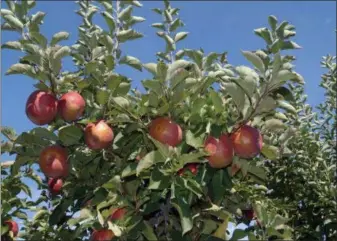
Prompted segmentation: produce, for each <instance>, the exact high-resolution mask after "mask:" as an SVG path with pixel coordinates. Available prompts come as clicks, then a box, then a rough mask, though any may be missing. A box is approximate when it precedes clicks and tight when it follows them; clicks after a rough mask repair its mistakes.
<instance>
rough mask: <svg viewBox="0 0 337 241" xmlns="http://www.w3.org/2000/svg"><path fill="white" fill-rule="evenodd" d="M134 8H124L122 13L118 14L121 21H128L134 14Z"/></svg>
mask: <svg viewBox="0 0 337 241" xmlns="http://www.w3.org/2000/svg"><path fill="white" fill-rule="evenodd" d="M132 10H133V8H132V6H131V5H130V6H127V7H126V8H124V9H123V10H122V11H121V12H119V14H118V18H119V19H120V20H123V21H126V20H128V19H129V18H130V17H131V13H132Z"/></svg>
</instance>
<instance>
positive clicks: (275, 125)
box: [264, 119, 286, 130]
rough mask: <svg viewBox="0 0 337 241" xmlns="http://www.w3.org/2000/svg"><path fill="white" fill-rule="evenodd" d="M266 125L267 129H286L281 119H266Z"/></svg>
mask: <svg viewBox="0 0 337 241" xmlns="http://www.w3.org/2000/svg"><path fill="white" fill-rule="evenodd" d="M264 127H265V128H266V129H267V130H284V129H285V128H286V125H285V124H284V123H283V121H281V120H278V119H269V120H266V122H265V123H264Z"/></svg>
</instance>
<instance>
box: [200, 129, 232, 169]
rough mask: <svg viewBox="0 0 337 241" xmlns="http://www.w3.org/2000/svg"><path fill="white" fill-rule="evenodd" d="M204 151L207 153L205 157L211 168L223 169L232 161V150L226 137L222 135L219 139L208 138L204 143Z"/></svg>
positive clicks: (230, 143)
mask: <svg viewBox="0 0 337 241" xmlns="http://www.w3.org/2000/svg"><path fill="white" fill-rule="evenodd" d="M204 145H205V150H206V152H208V153H209V156H208V157H206V158H207V160H208V163H209V165H210V166H211V167H213V168H224V167H226V166H228V165H230V164H231V163H232V161H233V156H234V150H233V145H232V142H231V140H230V138H229V136H228V135H226V134H223V135H221V136H220V137H219V139H216V138H214V137H213V136H209V137H208V138H207V139H206V141H205V144H204Z"/></svg>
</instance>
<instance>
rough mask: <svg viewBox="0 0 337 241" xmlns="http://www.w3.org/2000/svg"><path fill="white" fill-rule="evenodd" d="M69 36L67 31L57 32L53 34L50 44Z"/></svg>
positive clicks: (53, 44) (52, 44)
mask: <svg viewBox="0 0 337 241" xmlns="http://www.w3.org/2000/svg"><path fill="white" fill-rule="evenodd" d="M68 38H69V33H67V32H58V33H56V34H54V35H53V37H52V39H51V41H50V46H55V45H56V44H57V43H59V42H60V41H62V40H67V39H68Z"/></svg>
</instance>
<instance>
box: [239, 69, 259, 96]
mask: <svg viewBox="0 0 337 241" xmlns="http://www.w3.org/2000/svg"><path fill="white" fill-rule="evenodd" d="M235 70H236V71H237V72H238V74H239V75H240V79H239V81H238V84H239V85H240V86H241V87H242V88H243V89H244V90H245V93H247V94H248V97H249V98H251V97H252V95H253V93H254V92H255V90H256V88H257V84H258V81H259V76H258V75H257V74H256V72H255V71H254V70H252V69H251V68H248V67H246V66H238V67H236V68H235Z"/></svg>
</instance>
